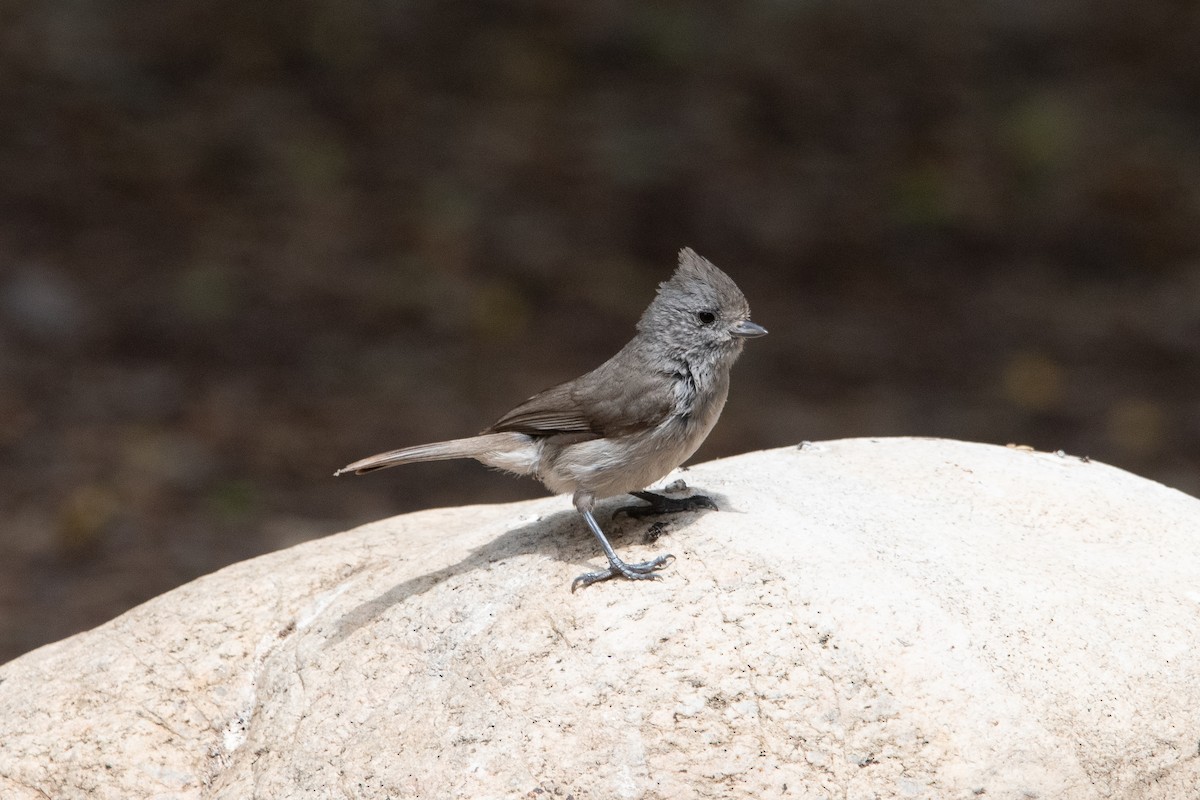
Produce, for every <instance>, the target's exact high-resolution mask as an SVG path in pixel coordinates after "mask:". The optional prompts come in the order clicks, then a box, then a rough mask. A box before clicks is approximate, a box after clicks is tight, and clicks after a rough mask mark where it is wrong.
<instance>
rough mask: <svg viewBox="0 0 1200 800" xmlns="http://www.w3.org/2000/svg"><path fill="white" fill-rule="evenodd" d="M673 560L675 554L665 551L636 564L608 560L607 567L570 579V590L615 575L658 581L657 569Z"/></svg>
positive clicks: (659, 578)
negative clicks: (663, 553) (656, 556)
mask: <svg viewBox="0 0 1200 800" xmlns="http://www.w3.org/2000/svg"><path fill="white" fill-rule="evenodd" d="M674 560H675V556H673V555H671V554H670V553H667V554H665V555H661V556H659V557H658V558H652V559H650V560H649V561H639V562H638V563H636V564H627V563H625V562H624V561H621V560H619V559H618V560H617V561H610V562H609V564H608V569H601V570H597V571H595V572H585V573H583V574H582V575H580V576H579V577H577V578H576V579H575V580H573V581H571V591H572V592H574V591H575V590H576V589H578V588H579V587H580V586H591V585H592V584H593V583H599V582H600V581H606V580H608V579H610V578H617V577H621V578H626V579H628V580H631V581H660V580H662V576H661V575H658V574H656V573H657V571H658V570H660V569H662V568H663V567H665V566H667V564H670V563H671V562H672V561H674Z"/></svg>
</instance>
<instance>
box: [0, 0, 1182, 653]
mask: <svg viewBox="0 0 1200 800" xmlns="http://www.w3.org/2000/svg"><path fill="white" fill-rule="evenodd" d="M1198 8H1200V7H1198V6H1197V4H1196V3H1193V2H1169V1H1162V2H1155V3H1144V4H1130V3H1117V2H1065V1H1059V2H1055V1H1054V0H1048V1H1047V0H1006V1H1005V2H992V3H962V2H956V1H952V0H941V1H936V0H935V1H934V2H916V3H914V2H911V1H910V0H809V1H807V2H801V1H799V0H797V1H794V2H789V1H788V0H759V2H748V3H707V4H692V3H653V4H650V3H641V2H603V1H602V2H589V3H578V4H569V3H559V2H549V1H548V0H528V1H526V2H520V1H519V0H513V1H512V2H499V1H497V2H444V0H443V2H433V0H413V1H412V2H404V1H402V0H393V1H392V2H379V1H378V0H373V1H372V0H289V1H288V2H262V3H246V2H242V1H241V0H238V1H237V2H234V1H233V0H153V2H149V1H146V0H143V1H141V2H138V1H134V2H129V1H128V0H125V1H123V2H116V1H115V0H93V2H87V3H79V2H74V3H61V2H50V0H8V2H6V3H5V5H4V8H3V10H2V11H0V661H3V660H6V659H8V658H11V657H13V656H16V655H18V654H20V653H22V652H24V651H26V650H29V649H31V648H33V647H36V646H38V645H40V644H43V643H45V642H48V641H52V640H55V639H58V638H60V637H63V636H66V635H68V634H70V633H73V632H76V631H78V630H81V629H84V628H87V627H90V626H93V625H96V624H98V623H100V622H103V621H105V620H107V619H109V618H111V617H112V616H114V615H116V614H118V613H120V612H121V611H123V610H125V609H126V608H128V607H130V606H131V605H134V604H136V603H139V602H141V601H143V600H145V599H148V598H150V597H152V596H154V595H156V594H159V593H161V592H163V591H165V590H167V589H170V588H171V587H173V586H175V585H177V584H179V583H182V582H184V581H187V580H190V579H192V578H194V577H196V576H198V575H201V574H204V573H206V572H210V571H212V570H214V569H217V568H219V567H221V566H223V565H225V564H228V563H230V562H233V561H235V560H239V559H243V558H247V557H250V556H254V555H257V554H260V553H263V552H267V551H270V550H274V549H277V548H281V547H286V546H289V545H292V544H295V543H297V542H300V541H303V540H305V539H308V538H312V537H317V536H324V535H328V534H331V533H334V532H337V531H340V530H343V529H345V528H348V527H350V526H353V525H356V524H359V523H363V522H367V521H370V520H374V519H378V518H381V517H384V516H388V515H391V514H396V513H399V512H404V511H409V510H414V509H418V508H425V507H430V506H438V505H456V504H467V503H479V502H495V501H503V500H510V499H517V498H528V497H538V496H541V495H542V494H543V493H544V492H543V490H542V489H541V487H540V486H539V485H538V484H537V483H535V482H533V481H528V480H526V481H519V480H515V479H512V478H509V477H506V476H503V475H499V474H495V473H491V472H489V471H488V470H486V469H484V468H483V467H480V466H478V465H476V464H474V463H473V462H463V463H442V464H429V465H423V466H420V467H413V468H408V469H405V470H403V471H393V472H385V473H380V474H378V475H372V476H369V477H363V478H340V479H337V480H335V479H334V478H333V477H332V472H333V470H334V468H336V467H338V466H341V465H343V464H345V463H347V462H348V461H351V460H353V459H357V458H360V457H362V456H365V455H368V454H371V453H374V452H376V451H378V450H381V449H387V448H392V447H397V446H401V445H405V444H414V443H419V442H424V441H430V440H435V439H441V438H450V437H456V436H462V435H466V434H470V433H474V432H476V431H478V430H479V429H481V428H483V427H484V426H486V425H487V424H489V423H490V422H491V421H493V420H494V419H495V418H496V417H498V416H499V415H500V414H501V413H503V412H504V411H506V410H507V409H508V408H509V407H511V406H512V405H514V404H515V403H517V402H519V401H520V400H522V399H524V398H525V397H527V396H528V395H530V394H532V393H533V392H535V391H537V390H539V389H542V388H544V387H546V386H549V385H552V384H554V383H557V382H559V381H561V380H565V379H568V378H571V377H574V376H576V375H577V374H579V373H581V372H583V371H585V370H587V369H590V368H591V367H593V366H596V365H597V364H598V363H600V362H601V361H602V360H604V359H605V358H607V357H608V356H609V355H611V354H612V353H613V352H615V351H616V350H617V348H619V347H620V346H621V345H622V344H623V343H624V342H625V341H626V340H627V339H628V338H629V336H630V335H631V333H632V331H633V324H634V322H635V321H636V319H637V317H638V315H639V314H640V313H641V311H642V309H643V308H644V307H645V305H646V304H647V303H648V302H649V300H650V298H651V296H652V295H653V292H654V288H655V285H656V283H657V282H658V281H660V280H663V279H665V278H666V277H667V276H668V275H669V274H670V272H671V270H672V268H673V266H674V261H675V256H676V252H677V251H678V249H679V248H680V247H681V246H684V245H689V246H692V247H694V248H696V249H697V250H698V251H699V252H700V253H701V254H703V255H705V256H707V257H708V258H710V259H712V260H713V261H714V262H715V263H717V264H718V265H719V266H721V267H722V268H723V269H725V270H726V271H727V272H728V273H729V274H730V275H732V276H733V277H734V278H735V280H737V282H738V283H739V284H740V285H741V287H742V289H743V290H744V291H745V293H746V295H747V297H748V298H749V299H750V302H751V306H752V308H753V309H754V319H755V320H756V321H758V322H759V323H761V324H763V325H765V326H766V327H767V328H769V329H770V331H771V335H770V336H768V337H766V338H765V339H762V340H756V341H753V342H751V343H750V344H749V345H748V347H747V348H746V351H745V354H744V355H743V357H742V360H741V361H740V362H739V364H738V365H737V367H736V369H735V373H734V381H733V391H732V395H731V399H730V402H729V405H728V406H727V408H726V411H725V415H724V417H723V419H722V421H721V424H720V425H718V427H717V429H716V431H715V432H714V434H713V435H712V436H711V438H710V439H709V441H708V443H707V444H706V445H705V447H704V448H703V450H702V451H701V452H700V453H699V454H698V456H697V459H698V460H707V459H711V458H715V457H719V456H724V455H730V454H735V453H740V452H744V451H749V450H754V449H759V448H768V447H777V446H782V445H789V444H795V443H797V442H799V441H801V440H803V439H812V440H818V439H829V438H836V437H850V436H890V435H920V436H947V437H955V438H960V439H968V440H975V441H981V442H994V443H999V444H1004V443H1009V442H1016V443H1022V444H1029V445H1033V446H1035V447H1037V448H1039V449H1043V450H1056V449H1059V448H1062V449H1065V450H1066V451H1068V452H1070V453H1072V454H1077V455H1088V456H1090V457H1092V458H1093V459H1098V460H1102V461H1106V462H1109V463H1112V464H1115V465H1118V466H1120V467H1123V468H1125V469H1128V470H1131V471H1133V472H1136V473H1139V474H1142V475H1145V476H1148V477H1150V478H1153V479H1155V480H1159V481H1162V482H1164V483H1167V484H1169V485H1171V486H1174V487H1177V488H1179V489H1181V490H1183V491H1185V492H1190V493H1193V494H1195V493H1198V492H1200V457H1198V456H1197V453H1198V452H1200V450H1198V445H1200V415H1198V413H1197V412H1198V411H1200V371H1198V370H1197V367H1198V365H1200V260H1198V258H1200V253H1198V250H1200V224H1198V223H1200V59H1197V57H1196V42H1197V41H1200V10H1198ZM564 507H565V506H564ZM797 524H798V525H800V526H802V525H803V521H798V522H797ZM580 536H581V537H583V536H586V533H585V532H582V531H581V533H580Z"/></svg>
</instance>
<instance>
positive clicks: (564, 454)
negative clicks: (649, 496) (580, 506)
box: [539, 417, 711, 499]
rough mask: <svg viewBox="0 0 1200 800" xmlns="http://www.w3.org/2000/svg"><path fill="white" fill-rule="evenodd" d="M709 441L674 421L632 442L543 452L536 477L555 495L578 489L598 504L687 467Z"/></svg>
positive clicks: (619, 439) (703, 432)
mask: <svg viewBox="0 0 1200 800" xmlns="http://www.w3.org/2000/svg"><path fill="white" fill-rule="evenodd" d="M708 427H709V428H711V425H710V426H708ZM707 435H708V428H704V429H701V428H699V426H697V425H695V424H694V423H693V422H690V421H689V420H687V419H686V418H684V419H680V418H678V417H675V418H672V419H670V420H667V421H666V422H664V423H663V424H661V425H660V426H659V427H658V428H655V429H654V430H653V431H647V432H643V433H640V434H637V435H633V436H624V437H616V438H605V439H593V440H591V441H586V442H577V443H574V444H569V445H565V446H563V447H561V448H558V449H557V451H556V452H553V453H551V452H549V448H547V449H546V450H545V451H543V454H542V463H541V469H540V470H539V477H540V478H541V480H542V483H544V484H545V485H546V487H547V488H549V489H550V491H552V492H555V493H556V494H565V493H569V492H575V491H578V490H580V489H582V490H584V491H586V492H589V493H591V494H593V495H594V496H595V497H596V498H597V499H600V498H604V497H612V496H613V495H618V494H625V493H627V492H634V491H637V490H639V489H644V488H646V487H647V486H649V485H650V484H652V483H654V482H655V481H657V480H659V479H661V478H662V477H664V476H665V475H666V474H667V473H669V472H670V471H671V470H673V469H675V468H676V467H678V466H679V465H680V464H682V463H683V462H684V461H686V460H687V459H688V458H689V457H690V456H691V455H692V453H694V452H695V451H696V449H697V448H698V447H699V446H700V444H701V443H702V442H703V441H704V438H705V436H707Z"/></svg>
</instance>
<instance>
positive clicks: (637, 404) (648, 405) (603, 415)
mask: <svg viewBox="0 0 1200 800" xmlns="http://www.w3.org/2000/svg"><path fill="white" fill-rule="evenodd" d="M607 366H608V365H607V364H606V365H605V367H607ZM605 367H601V368H600V369H597V370H595V371H593V372H590V373H588V374H587V375H584V376H583V377H581V378H576V379H575V380H573V381H568V382H567V383H562V384H559V385H558V386H555V387H553V388H551V389H546V390H545V391H543V392H539V393H538V394H535V395H534V396H533V397H531V398H529V399H528V400H526V401H525V402H524V403H521V404H520V405H519V406H517V407H516V408H514V409H513V410H512V411H509V412H508V413H507V414H505V415H504V416H503V417H501V418H500V419H499V420H498V421H497V422H496V424H494V425H492V426H491V427H490V428H488V429H487V430H486V431H485V433H503V432H506V431H515V432H517V433H526V434H530V435H532V436H553V435H555V434H564V433H570V434H590V435H589V436H588V437H587V438H600V437H602V436H620V435H623V434H628V433H634V432H637V431H639V430H645V429H647V428H652V427H654V426H655V425H657V424H658V423H660V422H661V421H662V420H663V419H664V418H665V417H666V416H667V415H668V414H669V413H671V409H672V407H673V397H672V395H671V392H670V389H669V385H668V384H667V383H666V382H665V381H664V380H663V378H662V377H661V376H650V375H646V374H645V373H639V372H634V373H633V374H630V373H629V372H626V374H625V375H623V376H622V378H621V379H620V380H614V379H613V378H612V377H611V376H609V375H608V374H606V372H607V371H606V370H605ZM652 377H653V378H657V380H653V379H652Z"/></svg>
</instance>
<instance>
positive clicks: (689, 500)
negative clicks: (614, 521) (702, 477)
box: [613, 492, 720, 519]
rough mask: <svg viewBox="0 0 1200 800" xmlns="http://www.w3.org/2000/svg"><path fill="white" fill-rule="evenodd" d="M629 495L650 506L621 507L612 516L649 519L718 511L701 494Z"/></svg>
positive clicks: (712, 503) (635, 493)
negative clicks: (690, 512)
mask: <svg viewBox="0 0 1200 800" xmlns="http://www.w3.org/2000/svg"><path fill="white" fill-rule="evenodd" d="M630 494H631V495H633V496H634V497H637V498H639V499H641V500H645V501H646V502H647V503H649V504H650V505H648V506H622V507H620V508H618V509H617V510H616V511H614V512H613V516H614V517H616V516H617V515H618V514H628V515H629V516H631V517H633V518H634V519H641V518H642V517H649V516H653V515H655V514H678V513H679V512H680V511H699V510H700V509H702V508H707V509H711V510H712V511H719V510H720V509H718V508H717V504H716V503H714V502H713V501H712V498H710V497H705V496H704V495H702V494H694V495H692V496H691V497H667V496H666V495H664V494H655V493H654V492H630Z"/></svg>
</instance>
